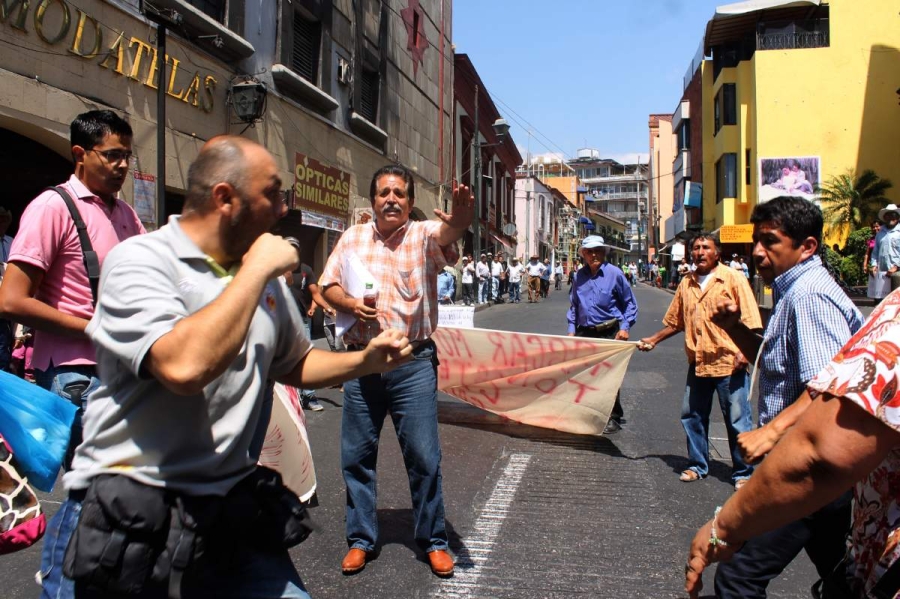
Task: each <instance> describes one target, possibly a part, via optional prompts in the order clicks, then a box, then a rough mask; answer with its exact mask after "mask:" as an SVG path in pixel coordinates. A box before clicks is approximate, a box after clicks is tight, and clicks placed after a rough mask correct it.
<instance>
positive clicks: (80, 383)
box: [34, 365, 100, 470]
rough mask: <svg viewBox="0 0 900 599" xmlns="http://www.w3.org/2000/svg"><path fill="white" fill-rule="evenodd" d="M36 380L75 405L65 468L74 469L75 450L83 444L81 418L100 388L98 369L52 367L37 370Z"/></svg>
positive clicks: (35, 373)
mask: <svg viewBox="0 0 900 599" xmlns="http://www.w3.org/2000/svg"><path fill="white" fill-rule="evenodd" d="M34 379H35V382H36V383H37V384H38V386H40V387H42V388H44V389H46V390H47V391H50V392H51V393H55V394H56V395H59V396H60V397H62V398H64V399H68V400H69V401H70V402H72V403H73V404H75V406H76V407H77V408H78V410H77V411H76V412H75V420H74V421H73V422H72V436H71V438H70V439H69V448H68V449H67V450H66V459H65V461H64V462H63V468H64V469H65V470H69V469H70V468H71V467H72V458H73V457H74V456H75V448H76V447H78V446H79V445H80V444H81V431H82V427H81V418H82V416H83V415H84V410H85V408H86V407H87V403H88V400H89V399H90V398H91V394H92V393H93V392H94V391H96V390H97V389H98V388H99V387H100V379H99V378H97V369H96V368H94V367H93V366H86V365H85V366H52V365H51V366H50V369H49V370H35V371H34Z"/></svg>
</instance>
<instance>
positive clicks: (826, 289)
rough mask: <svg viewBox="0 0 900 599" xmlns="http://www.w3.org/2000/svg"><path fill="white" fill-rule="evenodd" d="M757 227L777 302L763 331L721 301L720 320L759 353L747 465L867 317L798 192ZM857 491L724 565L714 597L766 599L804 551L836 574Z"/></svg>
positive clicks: (787, 422)
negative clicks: (824, 252) (828, 258)
mask: <svg viewBox="0 0 900 599" xmlns="http://www.w3.org/2000/svg"><path fill="white" fill-rule="evenodd" d="M750 222H752V223H753V243H754V246H753V259H754V261H755V262H756V268H757V272H758V273H759V276H760V277H761V278H762V279H763V281H765V282H766V284H768V285H771V287H772V298H773V301H774V307H773V309H772V315H771V317H770V318H769V322H768V325H767V326H766V329H765V333H764V335H763V336H762V337H760V335H759V334H756V333H754V332H752V331H749V330H747V329H746V327H744V326H743V325H741V323H740V321H739V318H738V317H739V311H738V308H737V306H735V305H734V304H733V303H731V302H728V301H722V302H720V303H719V305H718V311H717V313H716V315H715V316H714V317H713V320H714V321H715V322H716V324H718V325H719V326H720V327H722V328H723V329H725V331H727V332H728V334H729V335H730V336H731V338H732V339H733V340H734V342H735V343H736V344H737V346H738V347H739V348H741V351H742V352H743V353H744V355H745V356H747V359H748V360H751V361H752V360H754V359H755V358H756V357H757V356H759V361H758V364H759V373H758V376H759V424H760V426H759V428H757V429H756V430H754V431H750V432H747V433H743V434H742V435H740V437H739V438H738V444H739V445H740V447H741V452H742V453H743V454H744V456H745V457H746V458H747V461H749V462H751V463H753V462H758V461H759V460H761V459H762V458H763V457H764V456H765V455H766V453H768V452H769V451H770V450H771V449H772V447H773V446H774V445H775V443H777V442H778V440H779V439H780V438H781V437H782V436H783V435H784V433H785V432H786V431H787V430H788V429H789V428H790V427H791V426H792V425H793V424H794V423H795V422H796V421H797V420H798V419H799V418H800V416H802V414H803V412H804V411H805V410H806V408H807V407H808V406H809V404H810V400H809V398H808V396H805V397H804V398H802V399H799V398H800V396H801V395H802V394H803V391H804V390H805V389H806V384H807V383H808V382H809V381H810V380H811V379H812V378H813V377H814V376H815V375H816V374H818V373H819V371H820V370H822V368H824V367H825V366H826V365H827V364H828V363H829V362H830V361H831V359H832V358H833V357H834V355H835V354H836V353H837V352H838V351H839V350H840V349H841V347H843V346H844V344H845V343H846V342H847V341H848V340H849V339H850V337H851V336H852V335H853V333H855V332H856V331H857V330H858V329H859V327H860V326H861V325H862V322H863V318H862V315H861V314H860V313H859V310H857V309H856V307H855V306H854V305H853V302H851V301H850V298H848V297H847V295H846V294H845V293H844V291H843V290H842V289H841V288H840V287H839V286H838V285H837V283H836V282H835V281H834V279H833V278H832V277H831V275H830V274H829V273H828V271H827V270H825V267H824V266H823V265H822V261H821V259H820V258H819V256H818V250H819V247H820V246H821V243H822V212H821V210H819V208H818V207H817V206H816V205H815V204H813V203H812V202H809V201H807V200H805V199H802V198H799V197H787V196H782V197H778V198H775V199H773V200H770V201H768V202H765V203H763V204H758V205H757V206H756V208H755V209H754V210H753V214H752V215H751V217H750ZM849 527H850V493H849V491H848V492H847V493H846V494H844V496H842V497H841V498H840V499H838V500H836V501H835V502H833V503H830V504H828V505H827V506H825V507H823V508H822V509H820V510H819V511H818V512H816V513H814V514H812V515H811V516H808V517H806V518H803V519H802V520H798V521H796V522H792V523H791V524H788V525H786V526H783V527H782V528H779V529H777V530H774V531H772V532H770V533H767V534H764V535H762V536H759V537H755V538H754V539H752V540H751V541H748V542H747V544H745V545H744V547H742V548H741V550H740V551H738V552H737V553H736V554H735V556H734V558H733V559H732V560H731V561H729V562H726V563H723V564H721V565H720V566H719V568H718V570H717V573H716V581H715V585H716V596H717V597H725V598H729V597H734V598H738V597H740V598H747V597H765V596H766V587H767V586H768V584H769V581H771V580H772V579H774V578H775V577H777V576H778V575H779V574H780V573H781V572H782V571H783V570H784V568H786V567H787V565H788V564H789V563H790V562H791V561H792V560H793V559H794V558H795V557H796V556H797V554H799V553H800V550H801V549H806V552H807V554H808V555H809V557H810V559H811V560H812V562H813V563H814V564H815V566H816V569H817V570H818V572H819V575H820V576H822V577H823V578H824V577H826V576H828V575H829V574H831V572H832V571H834V569H835V567H836V566H837V565H838V563H839V562H840V561H841V559H842V558H843V556H844V553H845V545H844V537H845V535H846V533H847V531H848V530H849Z"/></svg>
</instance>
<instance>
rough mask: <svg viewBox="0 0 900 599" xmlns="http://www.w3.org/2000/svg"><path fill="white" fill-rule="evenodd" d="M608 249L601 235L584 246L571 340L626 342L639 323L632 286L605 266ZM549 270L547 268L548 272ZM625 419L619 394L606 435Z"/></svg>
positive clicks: (577, 275)
mask: <svg viewBox="0 0 900 599" xmlns="http://www.w3.org/2000/svg"><path fill="white" fill-rule="evenodd" d="M607 249H608V246H607V245H606V243H605V242H604V241H603V238H602V237H600V236H599V235H589V236H587V237H585V238H584V240H582V242H581V257H582V258H583V259H584V266H582V267H581V268H580V269H578V272H577V273H575V282H574V284H573V285H572V290H571V291H570V292H569V294H570V295H569V300H570V302H571V306H570V307H569V312H568V313H567V314H566V318H567V320H568V321H569V329H568V333H569V336H570V337H572V336H576V335H577V336H578V337H593V338H599V339H618V340H620V341H627V340H628V331H629V330H630V329H631V327H633V326H634V323H635V321H636V320H637V313H638V307H637V302H636V301H635V299H634V293H632V292H631V285H629V284H628V281H627V280H626V279H625V274H624V273H623V272H622V271H621V270H619V267H618V266H615V265H613V264H610V263H608V262H606V251H607ZM550 270H552V269H551V268H550V266H549V265H548V266H547V271H546V272H549V271H550ZM546 272H545V274H546ZM548 280H549V279H548ZM623 416H624V412H623V410H622V402H621V400H620V397H619V394H618V393H616V402H615V404H614V405H613V409H612V412H611V413H610V418H609V423H607V425H606V428H605V429H604V431H603V433H604V434H607V435H608V434H611V433H614V432H616V431H618V430H620V429H621V428H622V423H623V422H624V421H625V419H624V418H623Z"/></svg>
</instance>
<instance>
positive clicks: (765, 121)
mask: <svg viewBox="0 0 900 599" xmlns="http://www.w3.org/2000/svg"><path fill="white" fill-rule="evenodd" d="M828 4H829V7H830V18H829V20H830V32H829V37H830V46H829V47H827V48H810V49H800V50H763V51H757V52H755V53H754V55H753V58H752V59H751V60H749V61H744V62H741V63H740V64H739V65H738V66H737V67H736V68H730V69H723V70H722V73H721V74H720V76H719V79H718V81H715V82H713V81H712V63H711V61H707V62H705V63H704V65H703V68H704V72H703V94H704V95H703V105H704V106H703V118H704V123H703V144H704V145H703V147H704V152H703V153H704V158H703V161H704V176H703V183H704V186H703V187H704V212H703V214H704V225H705V228H709V229H715V228H718V227H719V226H722V225H728V224H741V223H746V222H748V221H749V216H750V213H751V212H752V209H753V206H755V205H756V202H757V192H758V189H759V159H760V158H790V157H804V156H818V157H819V158H820V163H819V164H820V169H821V173H820V181H821V182H823V183H824V182H827V181H828V180H829V179H830V178H831V177H833V176H836V175H840V174H842V173H844V172H846V171H847V170H848V169H854V170H855V171H856V172H857V173H860V172H862V171H863V170H865V169H872V170H874V171H875V172H876V173H878V175H880V176H881V177H883V178H887V179H890V180H891V181H893V182H894V185H895V186H894V188H893V189H891V190H890V191H888V193H887V196H888V198H889V199H890V201H893V202H895V203H900V106H898V97H897V91H896V90H897V87H898V79H897V74H898V73H900V18H898V13H897V2H896V0H867V2H866V10H859V5H858V3H857V2H854V0H831V2H829V3H828ZM724 83H736V84H737V100H738V104H739V106H738V114H739V121H738V125H737V126H736V127H730V126H726V127H723V128H722V129H721V131H720V132H719V135H717V136H714V135H713V130H714V112H713V102H714V98H715V95H716V93H717V92H718V91H719V89H720V88H721V86H722V85H723V84H724ZM748 148H749V149H750V152H751V164H750V185H747V181H746V176H745V173H746V168H745V167H746V162H745V151H746V150H747V149H748ZM724 152H735V153H737V155H738V156H737V158H738V160H737V163H738V171H739V172H738V194H737V195H738V197H737V198H735V202H733V203H731V204H730V205H729V204H728V202H727V200H726V201H723V202H722V203H721V204H719V205H716V201H715V187H716V181H715V164H716V161H717V160H718V159H719V158H720V157H721V155H722V154H723V153H724ZM707 190H708V191H707ZM713 218H714V219H715V222H710V221H711V220H712V219H713ZM731 219H733V220H731ZM830 242H831V240H829V243H830Z"/></svg>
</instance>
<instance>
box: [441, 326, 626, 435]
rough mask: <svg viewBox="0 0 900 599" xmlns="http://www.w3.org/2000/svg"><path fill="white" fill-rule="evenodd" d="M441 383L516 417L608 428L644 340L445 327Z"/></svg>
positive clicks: (573, 429)
mask: <svg viewBox="0 0 900 599" xmlns="http://www.w3.org/2000/svg"><path fill="white" fill-rule="evenodd" d="M432 339H434V342H435V343H436V344H437V349H438V360H439V361H440V366H438V388H439V389H440V390H441V391H443V392H444V393H447V394H448V395H452V396H453V397H456V398H458V399H461V400H462V401H464V402H466V403H469V404H471V405H473V406H476V407H479V408H481V409H483V410H487V411H489V412H493V413H494V414H498V415H500V416H503V417H505V418H509V419H510V420H514V421H515V422H521V423H522V424H529V425H532V426H540V427H543V428H552V429H556V430H558V431H564V432H568V433H575V434H579V435H600V434H601V433H602V432H603V428H604V427H605V426H606V423H607V421H608V420H609V414H610V411H612V406H613V402H614V401H615V398H616V393H617V392H618V391H619V387H620V386H621V385H622V379H623V378H624V377H625V371H626V370H627V369H628V361H629V360H630V359H631V354H632V352H634V349H635V347H636V345H637V344H635V343H633V342H628V341H614V340H606V339H588V338H584V337H563V336H557V335H537V334H534V333H513V332H509V331H492V330H487V329H460V328H454V327H439V328H438V329H437V330H436V331H435V332H434V333H433V335H432Z"/></svg>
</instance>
